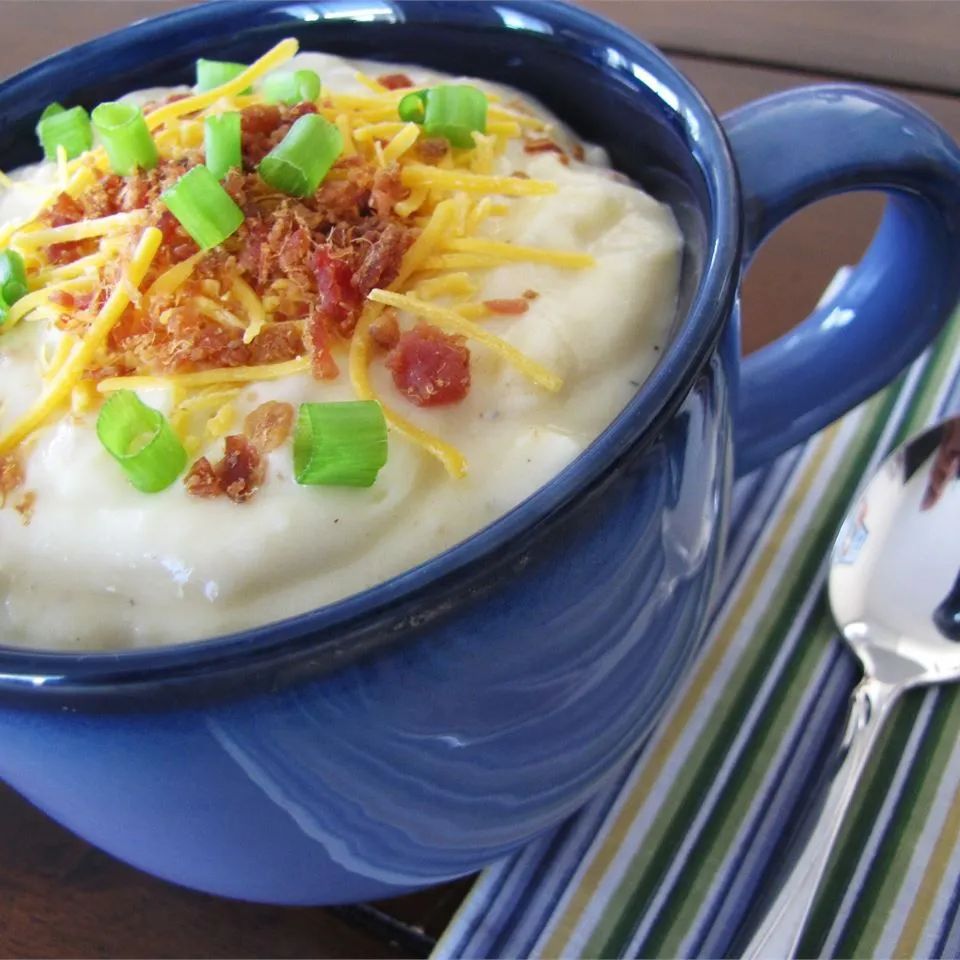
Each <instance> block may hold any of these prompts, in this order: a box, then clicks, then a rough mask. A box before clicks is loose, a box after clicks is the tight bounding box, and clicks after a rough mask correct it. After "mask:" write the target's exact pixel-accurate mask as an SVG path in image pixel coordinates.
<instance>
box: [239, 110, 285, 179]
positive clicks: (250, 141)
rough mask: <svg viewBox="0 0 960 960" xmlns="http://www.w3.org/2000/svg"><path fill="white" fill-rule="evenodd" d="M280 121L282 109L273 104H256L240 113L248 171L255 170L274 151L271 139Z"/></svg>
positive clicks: (241, 132) (241, 135)
mask: <svg viewBox="0 0 960 960" xmlns="http://www.w3.org/2000/svg"><path fill="white" fill-rule="evenodd" d="M280 121H281V114H280V108H279V107H276V106H273V105H272V104H255V105H254V106H252V107H247V108H246V109H245V110H241V111H240V137H241V149H242V152H243V162H244V165H245V166H246V167H247V169H250V170H252V169H254V168H255V167H256V165H257V164H258V163H259V162H260V161H261V160H262V159H263V158H264V157H265V156H266V155H267V154H268V153H269V152H270V151H271V150H272V149H273V144H272V143H271V142H270V137H271V134H273V133H274V131H275V130H276V129H277V127H279V126H280Z"/></svg>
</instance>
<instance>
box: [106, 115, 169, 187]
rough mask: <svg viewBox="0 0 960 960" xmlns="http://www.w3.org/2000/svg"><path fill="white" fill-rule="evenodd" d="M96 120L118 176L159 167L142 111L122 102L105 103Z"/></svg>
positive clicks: (154, 146) (155, 148)
mask: <svg viewBox="0 0 960 960" xmlns="http://www.w3.org/2000/svg"><path fill="white" fill-rule="evenodd" d="M92 117H93V126H94V129H95V130H96V131H97V133H98V134H99V135H100V139H101V140H102V141H103V145H104V147H105V148H106V150H107V156H108V157H109V158H110V166H111V167H112V169H113V172H114V173H119V174H120V175H121V176H124V177H125V176H127V174H130V173H133V172H134V171H135V170H136V169H137V168H138V167H139V168H140V169H141V170H152V169H153V168H154V167H155V166H156V165H157V159H158V156H157V145H156V144H155V143H154V142H153V137H151V136H150V131H149V130H148V129H147V122H146V120H144V118H143V111H142V110H141V109H140V108H139V107H137V106H134V105H133V104H132V103H123V102H121V101H113V102H110V103H101V104H100V106H99V107H97V108H96V110H94V111H93V115H92Z"/></svg>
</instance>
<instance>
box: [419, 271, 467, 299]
mask: <svg viewBox="0 0 960 960" xmlns="http://www.w3.org/2000/svg"><path fill="white" fill-rule="evenodd" d="M476 292H477V285H476V284H475V283H474V282H473V281H472V280H471V279H470V277H469V275H468V274H466V273H445V274H442V275H441V276H439V277H431V278H430V279H429V280H421V281H420V283H418V284H417V295H418V296H419V297H421V298H424V299H427V300H431V299H433V298H434V297H443V296H452V297H469V296H472V295H473V294H475V293H476Z"/></svg>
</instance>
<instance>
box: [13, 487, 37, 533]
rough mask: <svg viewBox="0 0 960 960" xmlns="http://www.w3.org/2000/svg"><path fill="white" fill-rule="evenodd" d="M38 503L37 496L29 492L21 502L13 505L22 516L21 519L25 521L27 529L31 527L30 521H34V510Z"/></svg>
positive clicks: (33, 492)
mask: <svg viewBox="0 0 960 960" xmlns="http://www.w3.org/2000/svg"><path fill="white" fill-rule="evenodd" d="M36 503H37V494H36V492H35V491H33V490H28V491H27V492H26V493H25V494H24V495H23V496H22V497H21V498H20V500H19V501H18V502H17V503H15V504H14V505H13V509H14V510H16V511H17V513H19V514H20V519H21V520H22V521H23V525H24V526H25V527H29V526H30V521H31V520H32V519H33V508H34V507H35V506H36Z"/></svg>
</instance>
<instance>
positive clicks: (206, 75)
mask: <svg viewBox="0 0 960 960" xmlns="http://www.w3.org/2000/svg"><path fill="white" fill-rule="evenodd" d="M246 69H247V65H246V64H245V63H232V62H231V61H229V60H204V59H203V58H202V57H201V58H200V59H199V60H198V61H197V85H196V91H197V93H204V92H205V91H207V90H213V89H215V88H216V87H222V86H223V85H224V84H225V83H229V82H230V81H231V80H232V79H233V78H234V77H239V76H240V74H241V73H243V71H244V70H246ZM248 93H253V88H252V87H247V89H246V90H241V91H240V94H239V95H240V96H241V97H243V96H246V95H247V94H248Z"/></svg>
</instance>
